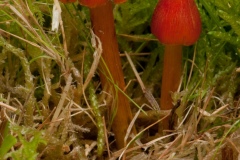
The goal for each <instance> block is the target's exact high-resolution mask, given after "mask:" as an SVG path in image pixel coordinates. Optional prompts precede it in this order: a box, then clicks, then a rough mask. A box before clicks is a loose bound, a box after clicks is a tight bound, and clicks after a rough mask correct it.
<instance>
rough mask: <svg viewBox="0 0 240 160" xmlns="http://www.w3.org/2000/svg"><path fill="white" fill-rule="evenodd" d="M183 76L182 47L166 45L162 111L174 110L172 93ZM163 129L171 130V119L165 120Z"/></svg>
mask: <svg viewBox="0 0 240 160" xmlns="http://www.w3.org/2000/svg"><path fill="white" fill-rule="evenodd" d="M181 74H182V46H181V45H166V46H165V51H164V64H163V75H162V87H161V100H160V104H161V105H160V107H161V109H162V110H170V109H172V108H173V104H172V97H171V93H172V92H176V91H177V89H178V86H179V83H180V79H181ZM162 125H163V129H169V118H167V119H164V121H163V123H162Z"/></svg>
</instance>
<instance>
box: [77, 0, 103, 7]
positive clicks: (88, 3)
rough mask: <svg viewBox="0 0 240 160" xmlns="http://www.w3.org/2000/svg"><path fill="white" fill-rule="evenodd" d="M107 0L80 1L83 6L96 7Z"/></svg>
mask: <svg viewBox="0 0 240 160" xmlns="http://www.w3.org/2000/svg"><path fill="white" fill-rule="evenodd" d="M107 1H108V0H79V3H80V4H81V5H83V6H86V7H89V8H94V7H97V6H101V5H103V4H105V3H107Z"/></svg>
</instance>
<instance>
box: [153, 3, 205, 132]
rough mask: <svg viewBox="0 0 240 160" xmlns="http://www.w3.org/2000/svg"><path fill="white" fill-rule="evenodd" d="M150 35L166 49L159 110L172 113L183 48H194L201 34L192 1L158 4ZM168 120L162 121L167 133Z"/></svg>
mask: <svg viewBox="0 0 240 160" xmlns="http://www.w3.org/2000/svg"><path fill="white" fill-rule="evenodd" d="M151 31H152V33H153V34H154V35H155V36H156V37H157V38H158V40H159V41H160V42H161V43H163V44H164V45H165V51H164V64H163V74H162V86H161V100H160V108H161V109H162V110H171V109H172V108H173V104H172V98H171V92H175V91H177V89H178V86H179V84H180V79H181V74H182V46H189V45H193V44H194V43H195V42H196V41H197V40H198V38H199V36H200V33H201V19H200V14H199V12H198V9H197V6H196V4H195V2H194V0H160V1H159V2H158V4H157V6H156V8H155V10H154V13H153V16H152V22H151ZM168 119H169V118H167V119H165V120H164V121H163V123H162V125H163V127H162V128H163V129H169V122H168V121H169V120H168Z"/></svg>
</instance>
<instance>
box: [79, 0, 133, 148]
mask: <svg viewBox="0 0 240 160" xmlns="http://www.w3.org/2000/svg"><path fill="white" fill-rule="evenodd" d="M116 1H117V2H119V3H120V2H123V0H116ZM79 2H80V4H82V5H85V6H88V7H89V8H90V15H91V22H92V28H93V31H94V33H95V34H96V35H97V36H98V37H99V39H100V41H101V44H102V49H103V53H102V60H101V62H100V66H99V70H100V73H99V74H100V79H101V83H102V88H103V89H104V91H105V92H107V93H109V94H108V95H111V97H113V98H112V105H110V106H112V107H113V108H111V110H112V111H113V112H112V114H111V115H110V117H112V116H113V115H114V117H113V118H114V119H113V122H112V130H113V132H114V134H115V139H116V145H117V148H118V149H121V148H123V147H125V146H126V142H125V141H124V137H125V135H126V133H127V129H128V126H129V124H130V123H131V120H132V112H131V108H130V102H129V100H128V98H127V97H126V95H124V93H123V92H124V90H125V82H124V75H123V70H122V65H121V59H120V53H119V49H118V43H117V37H116V32H115V26H114V17H113V2H112V1H111V0H79ZM115 85H117V86H118V87H116V86H115ZM119 89H120V90H121V91H119ZM132 131H133V133H136V131H135V128H134V127H133V130H132Z"/></svg>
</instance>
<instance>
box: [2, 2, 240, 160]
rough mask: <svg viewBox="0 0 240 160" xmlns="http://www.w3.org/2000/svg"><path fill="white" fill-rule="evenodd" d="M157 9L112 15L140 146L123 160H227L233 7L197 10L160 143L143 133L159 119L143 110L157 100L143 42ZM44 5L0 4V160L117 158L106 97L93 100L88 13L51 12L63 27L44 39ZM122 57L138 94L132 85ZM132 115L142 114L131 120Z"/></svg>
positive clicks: (238, 48)
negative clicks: (193, 36) (141, 159)
mask: <svg viewBox="0 0 240 160" xmlns="http://www.w3.org/2000/svg"><path fill="white" fill-rule="evenodd" d="M156 3H157V0H128V1H127V2H126V3H123V4H118V5H115V6H114V15H115V25H116V32H117V38H118V42H119V49H120V52H121V60H122V66H123V70H124V76H125V82H126V84H127V88H126V91H127V94H128V96H129V97H130V98H131V100H130V101H131V102H132V101H134V102H135V103H131V105H132V106H131V107H132V112H133V113H134V115H135V114H137V115H136V116H138V118H136V121H135V122H134V123H135V125H136V128H137V133H140V132H141V133H142V134H141V136H139V135H138V136H137V138H139V140H140V141H141V142H142V144H145V145H144V146H141V144H136V143H134V142H133V143H134V145H133V146H131V145H128V146H130V148H131V150H129V152H128V154H127V155H126V156H128V158H127V159H131V158H134V157H136V156H139V155H143V156H145V157H151V158H152V159H167V158H194V157H195V158H196V159H202V158H203V157H205V158H208V159H214V158H216V159H224V157H225V155H224V154H226V151H228V153H231V155H232V156H233V157H234V158H236V156H237V155H238V152H239V151H238V149H237V148H239V144H238V143H237V142H238V141H239V135H240V132H239V107H240V105H239V104H240V100H239V98H240V92H239V90H240V76H239V74H240V73H239V72H240V23H239V18H240V10H239V8H240V1H239V0H224V1H218V0H196V3H197V5H198V8H199V11H200V14H201V19H202V34H201V37H200V39H199V41H198V42H197V43H196V44H195V45H194V46H190V47H184V50H183V57H184V61H183V64H184V65H183V68H184V71H183V74H182V83H181V87H180V88H181V89H180V92H175V93H172V97H173V103H174V104H175V107H176V108H177V109H176V112H175V113H173V114H172V117H175V118H173V119H174V122H175V125H174V130H173V133H169V134H168V135H169V137H170V138H166V137H164V135H160V134H159V133H158V131H157V128H158V126H156V125H155V126H152V127H150V125H151V124H153V123H154V122H156V121H157V120H159V119H161V118H162V117H163V116H164V115H166V113H160V114H159V113H158V112H157V111H155V110H153V109H152V108H154V107H155V106H151V102H152V101H157V102H159V98H160V95H159V93H160V84H161V73H162V62H163V48H164V46H163V45H162V44H159V42H158V41H157V40H156V38H155V37H154V36H153V35H152V34H151V33H150V27H149V25H150V22H151V16H152V13H153V10H154V7H155V5H156ZM53 4H54V1H53V0H2V1H0V100H1V101H0V102H1V103H0V110H1V113H0V134H1V136H0V145H1V146H0V159H7V158H11V159H29V160H31V159H46V160H47V159H81V160H87V159H95V158H96V157H97V156H98V155H99V154H100V153H99V152H102V151H103V157H106V159H107V157H109V158H113V159H114V157H118V156H120V155H121V154H122V151H123V150H118V151H119V152H116V146H115V144H114V143H113V140H112V139H113V138H112V135H113V134H112V132H111V122H112V118H113V116H114V114H113V113H114V111H112V110H111V109H109V107H108V106H109V99H107V98H106V97H107V96H106V94H108V93H103V92H102V88H101V85H100V83H99V82H100V80H99V76H98V70H97V68H98V67H91V66H93V65H97V64H98V61H99V59H98V60H96V59H95V56H94V55H95V54H94V53H96V52H98V48H97V47H96V45H94V44H93V42H94V41H93V38H94V36H93V34H92V32H91V27H90V26H91V25H90V24H91V21H90V16H89V11H88V9H87V8H86V7H83V6H80V5H79V4H78V3H77V2H76V3H68V4H62V3H60V6H61V9H62V13H61V15H62V17H61V18H62V21H61V19H60V22H62V23H60V26H59V29H58V31H51V27H52V26H51V23H52V14H53V13H52V8H53ZM125 52H127V53H128V54H129V55H130V57H131V60H132V61H133V63H134V65H135V67H136V69H137V71H138V74H139V76H140V77H141V80H142V81H143V84H144V86H145V89H146V90H143V89H142V87H141V86H140V85H139V82H138V81H137V80H136V78H135V75H134V72H133V69H132V68H131V65H130V64H129V61H128V60H127V58H126V56H125V54H124V53H125ZM87 77H90V81H88V80H89V79H88V78H87ZM115 85H116V86H117V84H115ZM116 88H117V87H116ZM146 91H147V93H150V94H151V96H152V97H154V98H155V99H152V98H151V96H150V97H149V96H146V94H145V93H146ZM115 98H116V97H115ZM136 105H138V106H141V107H142V108H141V109H142V110H143V111H144V112H142V111H141V112H140V113H139V112H138V111H139V110H140V109H139V107H137V106H136ZM11 107H13V108H11ZM160 112H161V111H160ZM176 119H178V121H176ZM119 125H121V124H119ZM148 127H149V128H148ZM142 130H145V131H144V132H142ZM126 132H127V131H126ZM172 135H174V137H173V136H172ZM106 137H108V138H106ZM130 137H131V136H130ZM135 138H136V137H131V139H132V140H133V141H134V140H135ZM170 139H171V140H172V139H174V141H173V143H172V141H171V140H170ZM229 144H231V145H229ZM95 146H98V149H99V150H97V147H95ZM169 147H170V149H169ZM139 148H143V149H146V150H147V151H149V152H148V153H149V154H145V152H142V151H141V150H139ZM166 148H167V149H166ZM226 148H227V149H226ZM229 148H230V149H229ZM108 149H109V150H108ZM109 151H110V152H109ZM127 151H128V150H127ZM153 151H154V152H153Z"/></svg>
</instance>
